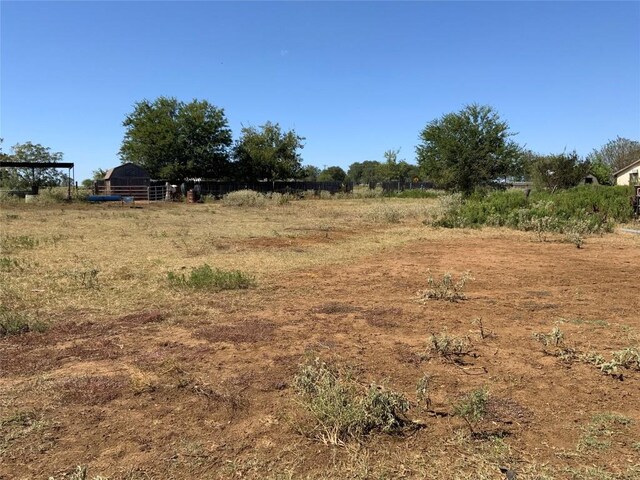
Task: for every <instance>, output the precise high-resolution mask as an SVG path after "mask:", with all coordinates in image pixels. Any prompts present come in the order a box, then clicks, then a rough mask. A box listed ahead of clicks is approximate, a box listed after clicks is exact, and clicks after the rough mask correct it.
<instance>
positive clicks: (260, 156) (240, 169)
mask: <svg viewBox="0 0 640 480" xmlns="http://www.w3.org/2000/svg"><path fill="white" fill-rule="evenodd" d="M304 140H305V139H304V137H301V136H299V135H298V134H297V133H296V132H295V130H289V131H288V132H283V131H282V129H281V128H280V125H279V124H277V123H271V122H267V123H265V124H264V125H261V126H260V127H258V128H256V127H253V126H248V127H243V128H242V134H241V136H240V139H239V140H238V141H237V142H236V144H235V147H234V149H233V158H234V165H233V166H234V170H235V175H236V177H237V178H240V179H245V180H265V179H266V180H271V181H273V180H286V179H289V178H297V177H299V176H300V175H301V173H302V166H301V162H302V158H301V157H300V153H299V150H300V149H302V148H304V144H303V143H302V142H303V141H304Z"/></svg>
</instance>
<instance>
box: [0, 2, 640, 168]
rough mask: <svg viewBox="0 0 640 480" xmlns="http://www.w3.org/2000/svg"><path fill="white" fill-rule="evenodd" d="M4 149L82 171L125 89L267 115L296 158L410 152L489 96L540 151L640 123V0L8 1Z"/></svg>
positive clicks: (109, 135) (125, 102)
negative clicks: (60, 157)
mask: <svg viewBox="0 0 640 480" xmlns="http://www.w3.org/2000/svg"><path fill="white" fill-rule="evenodd" d="M0 5H1V6H0V9H1V11H0V13H1V24H0V27H1V37H0V40H1V55H2V57H1V68H2V70H1V74H0V77H1V86H0V100H1V107H0V121H1V124H0V136H1V137H4V139H5V141H4V144H3V150H4V151H5V152H8V151H10V147H11V146H12V145H14V144H15V143H18V142H20V143H21V142H25V141H32V142H34V143H41V144H43V145H45V146H48V147H51V149H52V150H54V151H61V152H63V153H64V159H65V160H66V161H72V162H75V163H76V179H77V180H82V179H83V178H88V177H90V175H91V172H92V170H95V169H97V168H99V167H100V168H105V169H106V168H109V167H112V166H115V165H117V164H119V163H120V160H119V158H118V155H117V153H118V149H119V147H120V143H121V142H122V139H123V135H124V129H123V127H122V121H123V119H124V117H125V115H126V114H127V113H129V112H131V111H132V108H133V104H134V102H136V101H139V100H142V99H144V98H147V99H155V98H156V97H158V96H160V95H165V96H175V97H177V98H179V99H181V100H185V101H189V100H191V99H193V98H198V99H207V100H209V101H210V102H212V103H213V104H214V105H216V106H218V107H222V108H224V110H225V113H226V115H227V118H228V119H229V124H230V127H231V128H232V130H233V133H234V137H235V138H237V137H238V135H239V133H240V128H241V125H248V124H253V125H260V124H262V123H264V122H265V121H267V120H270V121H273V122H278V123H280V125H281V126H282V127H283V128H285V129H290V128H295V130H296V131H297V132H298V134H300V135H302V136H305V137H306V139H307V141H306V147H305V149H304V150H303V151H302V154H303V158H304V160H305V164H313V165H316V166H319V167H321V168H322V167H323V166H324V165H327V166H329V165H340V166H342V167H344V168H345V169H346V167H348V165H350V164H351V163H353V162H356V161H363V160H367V159H368V160H382V159H383V153H384V151H385V150H388V149H392V148H400V149H401V152H400V158H405V159H406V160H407V161H410V162H413V161H414V158H415V146H416V144H417V143H418V135H419V132H420V131H421V129H423V128H424V126H425V125H426V123H427V122H429V121H431V120H433V119H434V118H437V117H440V116H441V115H442V114H444V113H448V112H452V111H458V110H460V109H461V108H462V107H463V106H464V105H465V104H469V103H474V102H475V103H480V104H490V105H492V106H493V107H495V109H496V110H497V111H498V112H499V114H500V115H501V117H502V118H503V119H505V120H506V121H507V122H508V123H509V125H510V126H511V128H512V130H513V131H515V132H518V135H517V136H516V137H515V139H516V140H517V141H518V142H519V143H521V144H525V145H526V146H527V147H528V148H530V149H532V150H534V151H538V152H540V153H551V152H561V151H563V150H564V149H567V150H573V149H576V150H577V152H578V153H579V154H581V155H586V154H587V153H589V152H590V151H591V150H592V149H593V148H597V147H600V146H601V145H603V144H604V143H606V142H607V140H609V139H613V138H615V137H616V136H617V135H620V136H623V137H627V138H632V139H640V2H637V1H635V2H515V1H514V2H472V3H467V2H406V3H405V2H373V3H370V2H349V3H346V2H345V3H340V2H317V3H316V2H277V3H276V2H258V3H253V2H229V3H226V2H225V3H223V2H151V1H149V2H89V1H88V2H55V1H50V2H22V1H2V2H1V4H0Z"/></svg>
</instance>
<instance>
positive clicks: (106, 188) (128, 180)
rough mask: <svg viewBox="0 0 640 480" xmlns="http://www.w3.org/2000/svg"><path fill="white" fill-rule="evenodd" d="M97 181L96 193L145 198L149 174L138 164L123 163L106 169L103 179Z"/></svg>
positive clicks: (149, 179)
mask: <svg viewBox="0 0 640 480" xmlns="http://www.w3.org/2000/svg"><path fill="white" fill-rule="evenodd" d="M99 183H100V184H99V185H97V188H96V190H97V191H96V193H98V194H103V195H123V196H128V197H134V198H135V199H136V200H147V199H148V198H149V193H148V192H149V185H150V184H151V176H150V175H149V173H148V172H147V171H146V170H145V169H144V168H142V167H141V166H139V165H135V164H133V163H123V164H122V165H118V166H117V167H114V168H110V169H109V170H107V173H106V174H105V176H104V180H102V181H101V182H99Z"/></svg>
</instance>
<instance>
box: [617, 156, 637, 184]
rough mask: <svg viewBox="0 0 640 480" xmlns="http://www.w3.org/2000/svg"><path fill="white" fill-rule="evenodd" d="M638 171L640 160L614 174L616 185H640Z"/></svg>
mask: <svg viewBox="0 0 640 480" xmlns="http://www.w3.org/2000/svg"><path fill="white" fill-rule="evenodd" d="M638 171H640V158H639V159H638V160H636V161H635V162H631V163H630V164H629V165H627V166H626V167H624V168H621V169H620V170H618V171H617V172H614V173H613V178H614V179H615V182H616V185H638V184H639V183H640V181H639V180H638Z"/></svg>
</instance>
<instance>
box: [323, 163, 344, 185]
mask: <svg viewBox="0 0 640 480" xmlns="http://www.w3.org/2000/svg"><path fill="white" fill-rule="evenodd" d="M345 178H347V174H346V172H345V171H344V170H343V169H342V168H340V167H337V166H335V167H327V168H325V169H324V170H323V171H322V172H320V175H318V181H319V182H344V180H345Z"/></svg>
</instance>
